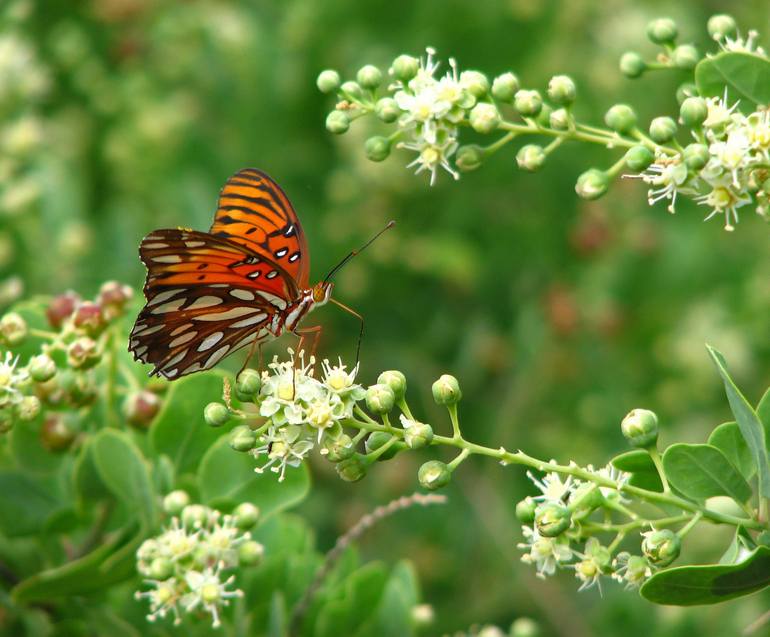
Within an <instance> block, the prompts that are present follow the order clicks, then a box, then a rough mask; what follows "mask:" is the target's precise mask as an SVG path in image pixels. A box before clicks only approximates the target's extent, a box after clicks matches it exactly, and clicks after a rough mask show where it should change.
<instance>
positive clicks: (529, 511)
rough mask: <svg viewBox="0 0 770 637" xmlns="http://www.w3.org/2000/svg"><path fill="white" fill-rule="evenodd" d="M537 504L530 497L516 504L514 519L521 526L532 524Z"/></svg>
mask: <svg viewBox="0 0 770 637" xmlns="http://www.w3.org/2000/svg"><path fill="white" fill-rule="evenodd" d="M535 509H537V502H535V501H534V500H533V499H532V498H531V497H530V496H527V497H526V498H524V499H523V500H519V501H518V502H517V503H516V519H517V520H518V521H519V522H521V523H522V524H532V523H533V522H534V521H535Z"/></svg>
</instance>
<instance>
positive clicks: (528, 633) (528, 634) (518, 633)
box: [508, 617, 541, 637]
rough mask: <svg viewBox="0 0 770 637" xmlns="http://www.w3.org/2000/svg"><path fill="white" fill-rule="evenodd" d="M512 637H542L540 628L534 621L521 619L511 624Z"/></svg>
mask: <svg viewBox="0 0 770 637" xmlns="http://www.w3.org/2000/svg"><path fill="white" fill-rule="evenodd" d="M508 634H509V635H510V637H540V635H541V633H540V626H539V625H538V624H537V622H536V621H535V620H534V619H530V618H529V617H519V618H518V619H516V620H514V622H513V623H512V624H511V629H510V630H509V631H508Z"/></svg>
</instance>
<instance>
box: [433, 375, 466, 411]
mask: <svg viewBox="0 0 770 637" xmlns="http://www.w3.org/2000/svg"><path fill="white" fill-rule="evenodd" d="M431 389H432V391H433V400H435V401H436V404H437V405H456V404H457V403H459V402H460V399H461V398H462V397H463V393H462V392H461V391H460V383H459V382H457V379H456V378H455V377H454V376H450V375H449V374H442V375H441V376H439V379H438V380H437V381H436V382H435V383H433V387H432V388H431Z"/></svg>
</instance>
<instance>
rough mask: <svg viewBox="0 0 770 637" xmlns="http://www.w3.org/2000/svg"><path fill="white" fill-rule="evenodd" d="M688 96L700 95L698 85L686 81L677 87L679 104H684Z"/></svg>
mask: <svg viewBox="0 0 770 637" xmlns="http://www.w3.org/2000/svg"><path fill="white" fill-rule="evenodd" d="M688 97H698V87H697V86H695V84H693V83H692V82H684V83H683V84H680V85H679V88H677V89H676V102H677V104H682V103H683V102H684V101H685V100H686V99H687V98H688Z"/></svg>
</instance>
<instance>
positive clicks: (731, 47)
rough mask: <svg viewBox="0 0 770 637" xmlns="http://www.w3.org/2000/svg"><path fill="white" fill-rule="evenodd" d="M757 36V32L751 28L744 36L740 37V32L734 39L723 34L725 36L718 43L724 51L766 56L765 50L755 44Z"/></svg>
mask: <svg viewBox="0 0 770 637" xmlns="http://www.w3.org/2000/svg"><path fill="white" fill-rule="evenodd" d="M758 37H759V32H758V31H756V30H755V29H752V30H751V31H749V33H748V35H747V36H746V37H745V38H742V37H741V35H740V33H739V34H738V35H737V36H736V37H735V39H733V38H730V37H727V36H725V38H724V39H723V40H722V41H720V42H719V45H720V46H721V47H722V50H724V51H732V52H738V53H753V54H754V55H761V56H762V57H766V55H767V54H766V53H765V50H764V49H763V48H762V47H761V46H758V45H757V42H756V41H757V38H758Z"/></svg>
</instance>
